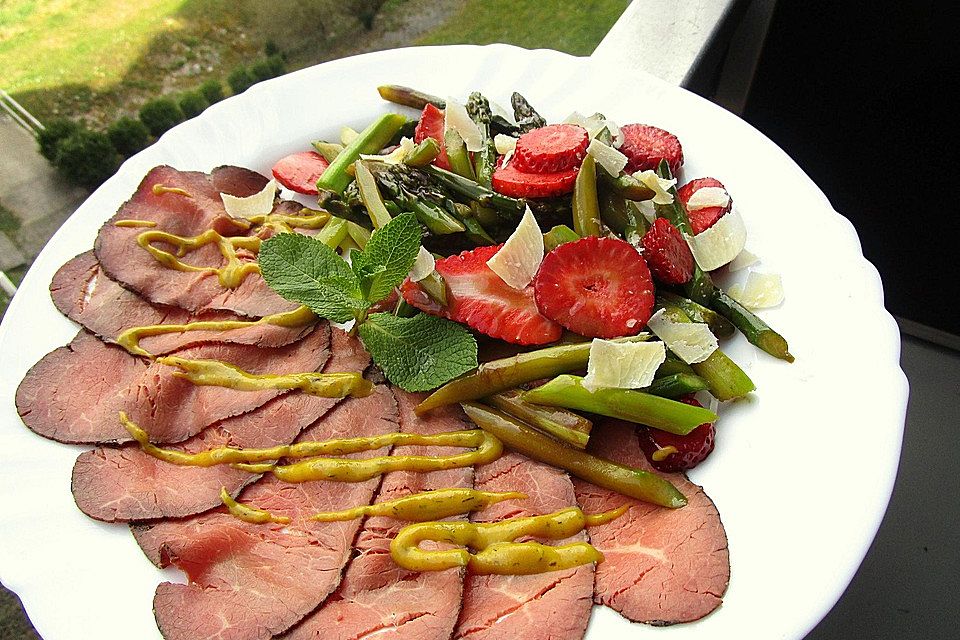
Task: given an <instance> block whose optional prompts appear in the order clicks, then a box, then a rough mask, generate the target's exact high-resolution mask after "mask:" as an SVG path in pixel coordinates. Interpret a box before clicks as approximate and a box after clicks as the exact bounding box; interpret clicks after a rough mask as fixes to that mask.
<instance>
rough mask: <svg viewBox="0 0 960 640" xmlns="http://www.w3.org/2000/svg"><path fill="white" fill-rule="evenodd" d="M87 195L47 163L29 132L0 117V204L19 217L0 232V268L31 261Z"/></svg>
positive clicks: (16, 265) (11, 267)
mask: <svg viewBox="0 0 960 640" xmlns="http://www.w3.org/2000/svg"><path fill="white" fill-rule="evenodd" d="M87 195H89V194H88V192H87V191H86V190H85V189H83V188H81V187H76V186H73V185H71V184H69V183H68V182H67V181H66V180H65V179H64V178H63V177H61V176H60V174H58V173H57V171H56V170H55V169H54V168H53V167H52V166H50V163H48V162H47V160H46V158H44V157H43V156H41V155H40V152H39V151H38V149H37V142H36V140H35V139H34V138H33V136H32V135H31V134H29V133H28V132H27V131H25V130H23V129H21V128H20V127H19V126H18V125H17V123H15V122H14V121H13V120H12V119H11V118H9V117H8V116H6V115H2V116H0V203H2V204H3V206H4V207H5V208H6V209H7V210H9V211H11V212H13V214H14V216H15V217H16V218H17V220H19V222H20V227H19V228H18V229H17V230H15V231H12V232H9V233H8V234H5V233H2V232H0V270H3V271H6V270H9V269H13V268H15V267H19V266H22V265H29V264H30V263H31V262H33V259H34V258H35V257H36V256H37V254H38V253H40V249H42V248H43V246H44V245H45V244H46V243H47V240H48V239H49V238H50V236H52V235H53V233H54V232H55V231H56V230H57V229H59V228H60V225H61V224H63V221H64V220H66V219H67V217H69V216H70V214H71V213H73V212H74V210H76V208H77V207H79V206H80V204H81V203H82V202H83V201H84V200H85V199H86V197H87Z"/></svg>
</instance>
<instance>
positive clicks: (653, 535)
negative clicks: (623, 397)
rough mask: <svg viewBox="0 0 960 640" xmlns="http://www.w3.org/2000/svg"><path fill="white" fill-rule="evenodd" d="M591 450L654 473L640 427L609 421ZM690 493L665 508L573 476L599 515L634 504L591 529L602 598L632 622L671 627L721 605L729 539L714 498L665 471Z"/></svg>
mask: <svg viewBox="0 0 960 640" xmlns="http://www.w3.org/2000/svg"><path fill="white" fill-rule="evenodd" d="M590 449H591V451H592V452H593V453H595V454H597V455H599V456H602V457H605V458H609V459H611V460H614V461H616V462H619V463H621V464H625V465H629V466H634V467H639V468H641V469H646V470H648V471H652V470H653V469H652V468H651V467H650V465H649V464H648V463H647V460H646V458H645V457H644V455H643V451H641V449H640V444H639V441H638V439H637V435H636V427H634V426H632V425H630V424H629V423H626V422H621V421H618V420H604V421H603V423H601V424H599V425H597V427H595V428H594V435H593V436H591V438H590ZM664 475H665V477H666V478H667V479H668V480H670V482H672V483H673V484H674V485H675V486H676V487H677V488H678V489H679V490H680V491H681V492H682V493H683V494H684V495H685V496H686V497H687V500H688V502H687V505H686V506H685V507H682V508H680V509H667V508H665V507H658V506H655V505H651V504H648V503H645V502H640V501H638V500H633V499H630V498H626V497H624V496H622V495H620V494H618V493H616V492H613V491H610V490H608V489H601V488H600V487H597V486H594V485H592V484H590V483H588V482H583V481H581V480H575V481H574V485H575V487H576V492H577V501H578V502H579V503H580V506H581V507H582V508H583V510H584V511H586V512H590V513H597V512H601V511H606V510H608V509H614V508H616V507H619V506H621V505H623V504H628V505H630V509H629V510H628V511H627V513H626V514H625V515H624V516H622V517H620V518H618V519H616V520H614V521H612V522H610V523H608V524H605V525H601V526H599V527H591V528H590V538H591V542H592V543H593V545H594V546H595V547H597V549H599V550H600V551H602V552H603V555H604V558H605V559H604V561H603V562H601V563H600V564H599V565H597V578H596V595H595V599H596V601H597V603H599V604H604V605H607V606H608V607H611V608H612V609H615V610H616V611H619V612H620V613H621V614H623V615H624V616H625V617H627V618H629V619H630V620H633V621H634V622H646V623H648V624H654V625H668V624H675V623H678V622H690V621H692V620H697V619H699V618H702V617H703V616H705V615H707V614H708V613H710V612H711V611H713V610H714V609H716V608H717V607H718V606H720V603H721V598H722V597H723V594H724V592H725V591H726V590H727V583H728V582H729V580H730V557H729V554H728V551H727V536H726V533H725V532H724V530H723V523H721V522H720V515H719V513H718V512H717V508H716V507H715V506H714V504H713V501H712V500H710V498H709V497H708V496H707V494H705V493H704V492H703V489H702V488H701V487H699V486H697V485H696V484H694V483H692V482H690V481H689V480H688V479H687V478H686V477H685V476H684V475H683V474H679V473H674V474H664Z"/></svg>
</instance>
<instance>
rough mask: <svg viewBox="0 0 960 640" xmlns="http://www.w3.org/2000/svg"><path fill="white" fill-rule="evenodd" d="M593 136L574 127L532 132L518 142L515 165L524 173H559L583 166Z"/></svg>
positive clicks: (514, 159) (568, 125)
mask: <svg viewBox="0 0 960 640" xmlns="http://www.w3.org/2000/svg"><path fill="white" fill-rule="evenodd" d="M589 144H590V136H589V135H588V134H587V130H586V129H584V128H583V127H579V126H577V125H575V124H551V125H548V126H546V127H540V128H539V129H534V130H532V131H529V132H527V133H525V134H523V135H522V136H520V139H519V140H517V148H516V150H515V151H514V152H513V164H514V167H516V168H517V169H518V170H519V171H523V172H525V173H556V172H557V171H564V170H566V169H573V168H574V167H578V166H580V163H581V162H583V157H584V156H585V155H587V145H589Z"/></svg>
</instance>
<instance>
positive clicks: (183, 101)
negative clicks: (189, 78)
mask: <svg viewBox="0 0 960 640" xmlns="http://www.w3.org/2000/svg"><path fill="white" fill-rule="evenodd" d="M209 106H210V103H209V102H207V99H206V98H205V97H203V94H202V93H200V92H199V91H189V92H187V93H185V94H183V95H182V96H180V110H181V111H183V115H185V116H186V117H188V118H193V117H196V116H198V115H200V114H201V113H203V110H204V109H206V108H207V107H209Z"/></svg>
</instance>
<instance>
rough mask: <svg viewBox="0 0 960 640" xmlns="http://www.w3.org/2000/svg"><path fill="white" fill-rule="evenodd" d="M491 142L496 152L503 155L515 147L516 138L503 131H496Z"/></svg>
mask: <svg viewBox="0 0 960 640" xmlns="http://www.w3.org/2000/svg"><path fill="white" fill-rule="evenodd" d="M493 144H494V146H496V147H497V153H499V154H500V155H504V154H506V153H507V152H508V151H513V150H514V149H516V148H517V139H516V138H514V137H513V136H508V135H507V134H505V133H498V134H497V135H495V136H493Z"/></svg>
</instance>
